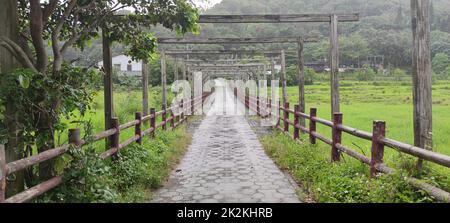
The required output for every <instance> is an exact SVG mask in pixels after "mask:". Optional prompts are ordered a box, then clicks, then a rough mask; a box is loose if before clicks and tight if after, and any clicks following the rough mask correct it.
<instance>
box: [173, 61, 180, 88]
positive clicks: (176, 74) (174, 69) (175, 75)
mask: <svg viewBox="0 0 450 223" xmlns="http://www.w3.org/2000/svg"><path fill="white" fill-rule="evenodd" d="M177 80H179V78H178V59H177V58H175V61H174V64H173V82H176V81H177Z"/></svg>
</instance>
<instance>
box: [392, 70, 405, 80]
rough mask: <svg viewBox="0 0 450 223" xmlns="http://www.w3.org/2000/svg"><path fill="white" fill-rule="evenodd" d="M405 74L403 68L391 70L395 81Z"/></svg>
mask: <svg viewBox="0 0 450 223" xmlns="http://www.w3.org/2000/svg"><path fill="white" fill-rule="evenodd" d="M406 76H407V74H406V71H404V70H402V69H400V68H396V69H394V71H393V72H392V77H394V79H395V80H396V81H401V80H402V77H406Z"/></svg>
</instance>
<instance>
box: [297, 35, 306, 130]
mask: <svg viewBox="0 0 450 223" xmlns="http://www.w3.org/2000/svg"><path fill="white" fill-rule="evenodd" d="M297 47H298V105H299V111H300V112H301V113H305V67H304V56H303V40H302V39H301V38H299V39H298V44H297ZM299 124H300V125H301V126H303V127H304V126H305V119H304V118H300V120H299Z"/></svg>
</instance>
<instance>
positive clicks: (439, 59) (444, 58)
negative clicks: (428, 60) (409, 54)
mask: <svg viewBox="0 0 450 223" xmlns="http://www.w3.org/2000/svg"><path fill="white" fill-rule="evenodd" d="M449 66H450V62H449V58H448V55H447V54H445V53H438V54H436V55H435V56H434V58H433V61H432V67H433V71H434V72H435V73H436V74H437V75H439V76H440V75H441V74H443V73H445V70H446V68H448V67H449Z"/></svg>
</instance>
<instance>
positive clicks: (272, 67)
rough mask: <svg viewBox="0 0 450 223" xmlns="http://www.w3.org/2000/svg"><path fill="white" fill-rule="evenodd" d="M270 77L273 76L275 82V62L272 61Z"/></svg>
mask: <svg viewBox="0 0 450 223" xmlns="http://www.w3.org/2000/svg"><path fill="white" fill-rule="evenodd" d="M270 76H271V80H272V81H273V80H275V61H274V60H271V61H270Z"/></svg>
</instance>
